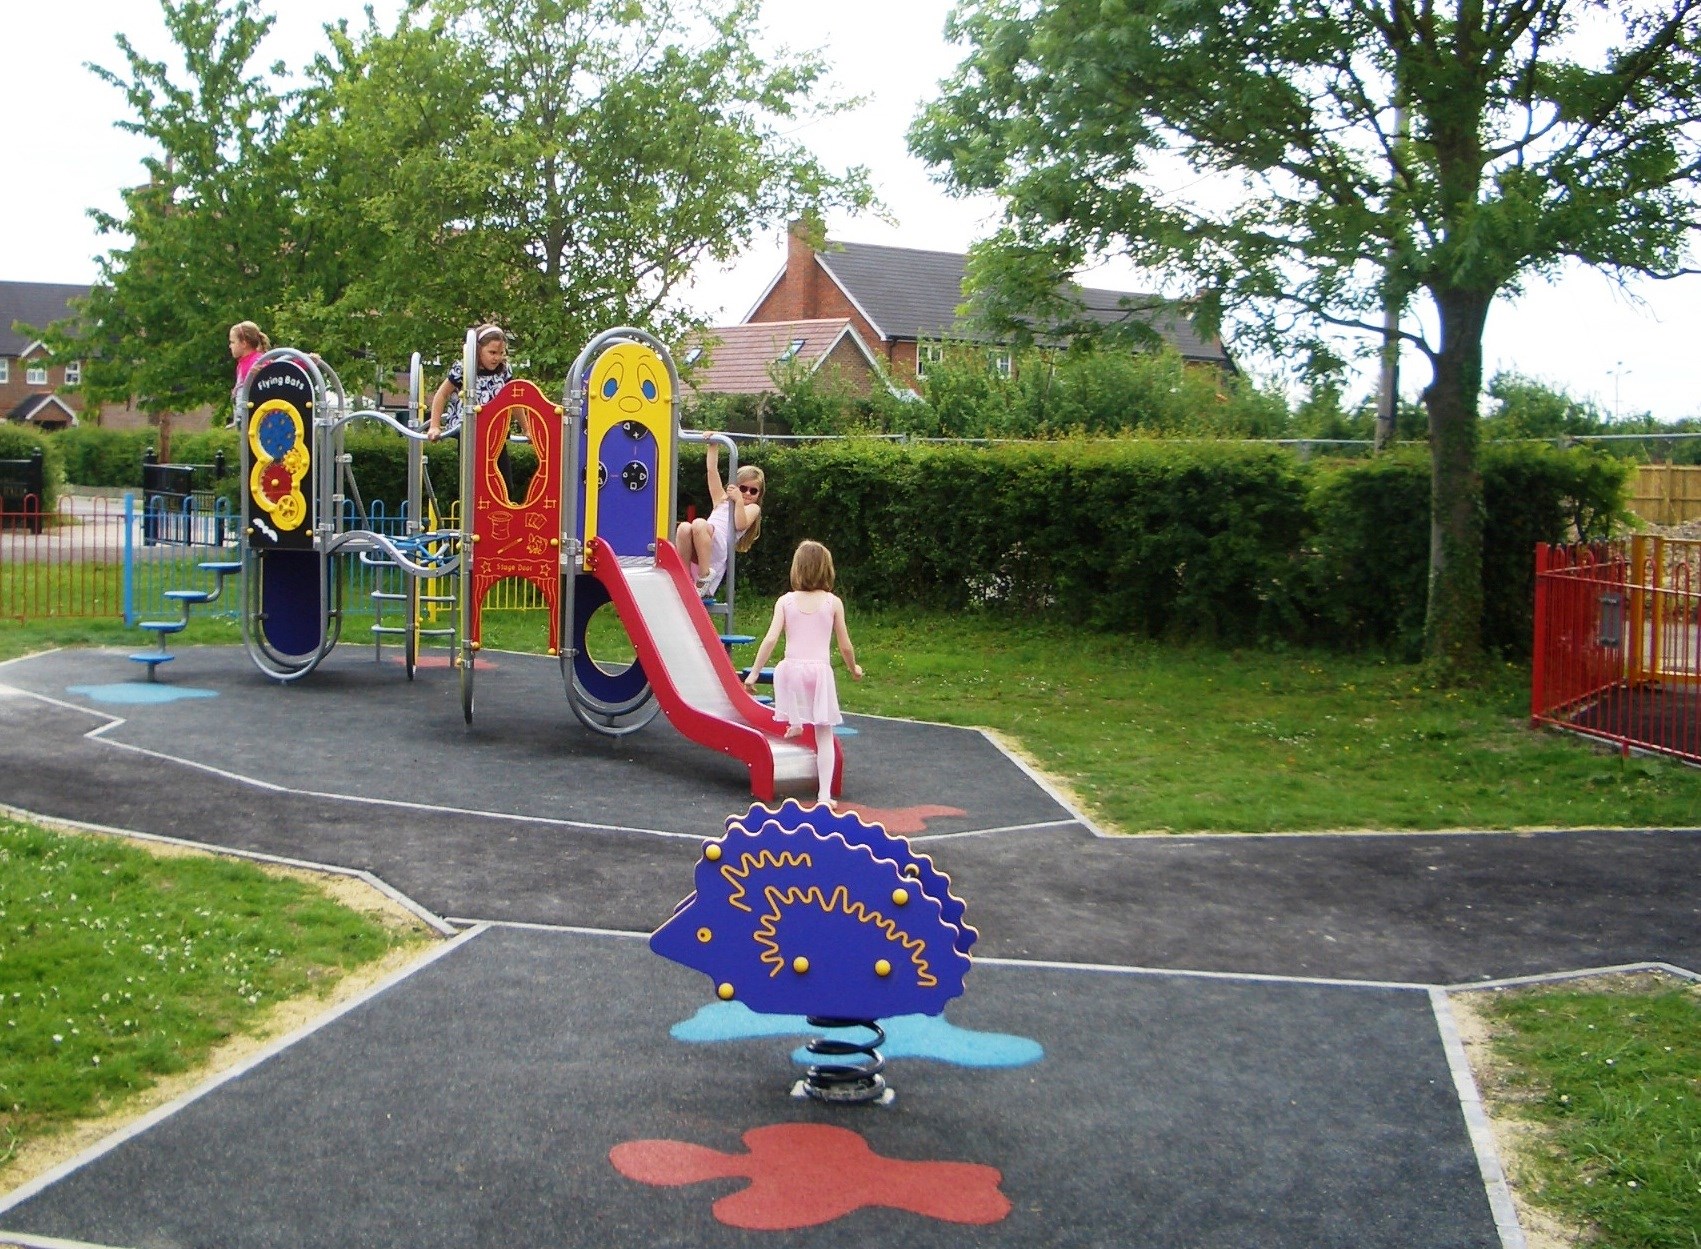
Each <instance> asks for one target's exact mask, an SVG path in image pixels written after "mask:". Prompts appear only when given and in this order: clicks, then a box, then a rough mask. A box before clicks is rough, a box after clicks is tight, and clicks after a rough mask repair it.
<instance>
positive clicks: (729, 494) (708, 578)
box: [673, 442, 768, 598]
mask: <svg viewBox="0 0 1701 1249" xmlns="http://www.w3.org/2000/svg"><path fill="white" fill-rule="evenodd" d="M706 463H707V466H708V474H709V515H708V516H707V517H706V518H705V517H701V516H699V517H698V518H697V519H696V520H682V521H680V522H679V527H678V528H677V529H675V530H674V534H673V545H674V546H675V547H677V548H678V549H679V555H680V558H681V559H683V560H684V561H685V563H686V564H687V566H688V567H689V570H690V572H691V575H692V577H694V578H695V579H696V582H697V593H698V594H700V595H702V596H703V597H704V598H709V597H710V596H712V595H713V594H714V592H715V591H716V590H718V589H719V588H720V584H721V579H722V578H723V577H725V576H726V564H727V551H728V549H730V548H731V547H733V546H734V544H736V546H737V549H738V553H739V554H740V555H742V554H744V553H745V552H746V551H748V550H749V549H750V547H751V544H752V543H754V542H755V541H756V536H757V535H758V534H759V533H761V532H762V499H763V497H764V496H765V495H766V494H767V492H768V479H767V477H766V475H764V474H763V472H762V470H761V469H759V468H757V467H755V466H754V465H752V464H745V465H742V466H740V468H739V470H738V480H737V481H736V482H735V483H734V484H733V488H732V489H731V490H728V489H727V488H726V487H725V486H724V485H722V484H721V449H720V447H718V446H717V445H715V444H714V443H713V442H711V443H709V449H708V455H707V457H706Z"/></svg>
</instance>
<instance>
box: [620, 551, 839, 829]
mask: <svg viewBox="0 0 1701 1249" xmlns="http://www.w3.org/2000/svg"><path fill="white" fill-rule="evenodd" d="M656 547H657V550H658V553H657V555H656V558H655V559H653V560H652V559H650V558H648V557H647V556H645V557H629V558H625V559H622V558H621V557H620V556H618V555H616V554H615V553H614V548H613V547H611V546H609V544H608V543H607V542H606V541H605V540H603V539H602V538H593V539H591V550H590V557H591V558H590V568H591V573H592V575H594V576H595V577H596V579H597V580H598V581H600V582H602V583H603V585H604V586H606V587H607V589H608V596H609V598H610V599H611V600H612V601H613V603H614V609H615V611H617V612H618V613H619V614H620V620H621V623H622V624H624V625H625V626H626V632H627V633H628V634H629V635H630V636H631V638H632V645H633V647H634V648H635V649H636V650H637V652H638V662H639V663H640V664H642V665H643V669H644V676H645V677H646V678H648V680H649V682H650V687H651V688H652V689H653V690H654V691H655V695H656V701H657V702H658V703H659V704H660V705H661V709H662V712H663V714H664V715H666V716H667V718H668V719H669V720H670V721H671V722H672V724H673V727H674V728H676V729H678V730H679V731H680V732H681V733H683V734H684V735H685V736H686V737H688V738H690V739H691V740H692V741H694V742H697V743H699V744H701V745H704V746H709V747H712V748H713V749H715V750H718V751H721V752H722V753H723V754H728V755H731V756H732V757H733V758H735V759H738V760H740V761H741V762H742V763H744V765H745V766H746V767H748V768H749V769H750V792H751V793H752V794H754V795H755V796H756V798H757V799H758V800H760V801H762V802H772V801H773V800H774V793H775V789H776V787H777V788H780V789H785V790H791V789H808V790H809V791H810V792H813V790H814V787H815V783H816V776H815V730H814V729H813V728H812V727H805V728H804V730H803V735H802V736H801V737H796V738H790V739H788V738H786V737H785V736H783V734H784V726H783V725H781V724H780V722H779V721H778V720H776V719H775V718H774V713H773V711H771V710H770V709H769V708H767V707H765V706H763V705H762V704H761V703H759V702H757V701H756V700H755V699H754V698H752V697H750V695H749V694H748V693H747V692H746V691H745V689H744V686H743V684H742V683H741V682H740V681H739V679H738V673H737V672H736V671H734V669H733V666H732V660H731V659H729V658H728V657H727V652H726V647H725V646H723V645H722V644H721V640H720V638H719V636H718V635H717V634H716V633H715V626H714V622H713V621H712V620H710V618H709V613H708V612H707V611H705V610H704V608H703V601H702V599H700V598H699V597H698V596H697V590H696V587H695V586H693V585H692V583H691V579H690V577H689V576H687V575H686V570H685V564H684V562H683V561H682V560H681V559H680V558H679V552H677V551H675V550H674V549H673V545H672V544H671V543H668V542H658V543H656ZM844 768H845V756H844V749H843V747H841V746H840V745H839V743H838V741H837V740H836V739H835V740H834V742H833V794H834V796H835V797H836V796H837V795H838V793H839V789H840V786H841V784H842V783H843V780H844Z"/></svg>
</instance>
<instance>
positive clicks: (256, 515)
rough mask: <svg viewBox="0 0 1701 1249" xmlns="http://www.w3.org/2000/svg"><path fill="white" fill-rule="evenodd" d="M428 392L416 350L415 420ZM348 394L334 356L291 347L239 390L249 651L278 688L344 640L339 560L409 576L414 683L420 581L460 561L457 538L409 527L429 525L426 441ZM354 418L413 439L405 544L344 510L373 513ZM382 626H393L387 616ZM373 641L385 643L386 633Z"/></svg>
mask: <svg viewBox="0 0 1701 1249" xmlns="http://www.w3.org/2000/svg"><path fill="white" fill-rule="evenodd" d="M422 391H423V380H422V373H421V370H420V364H419V357H418V356H417V355H416V356H415V357H414V361H413V368H412V377H411V379H410V386H409V403H410V410H411V412H412V413H413V414H414V415H415V417H417V414H418V412H419V410H420V400H421V396H422ZM346 394H347V392H346V391H345V390H344V388H343V386H342V382H341V380H340V379H338V378H337V376H336V373H335V371H334V370H333V369H331V368H330V366H328V365H327V364H325V362H324V361H322V360H320V359H318V358H317V357H314V356H310V355H306V354H304V353H302V352H299V351H296V350H293V349H292V348H288V347H280V348H275V349H273V350H271V351H268V352H267V353H266V354H265V355H263V356H261V357H260V360H259V362H258V363H257V364H256V365H255V367H254V369H253V370H252V371H251V372H250V373H249V374H248V376H247V378H246V379H245V381H244V382H243V384H242V385H241V387H239V389H238V391H237V396H236V413H237V419H238V424H239V427H240V428H241V430H242V431H243V440H242V449H243V460H242V466H243V483H244V489H243V496H242V524H241V550H242V560H241V563H242V582H243V611H242V625H243V630H242V632H243V644H244V645H245V646H246V648H247V650H248V655H249V658H250V659H251V660H252V661H253V662H254V665H255V666H256V667H257V668H259V669H260V671H262V672H264V673H265V674H266V675H267V676H270V677H272V678H274V679H276V680H279V681H294V680H299V679H300V678H301V677H304V676H306V675H307V674H308V673H309V672H312V671H313V669H314V668H316V667H318V665H319V664H320V663H321V662H322V661H323V660H324V658H325V656H326V655H328V654H329V653H330V651H331V648H332V647H334V646H335V645H336V644H337V641H338V639H339V637H340V635H341V632H342V621H343V610H342V594H343V589H344V578H343V577H342V576H340V575H338V574H339V567H338V557H339V556H352V557H360V558H363V559H365V560H367V562H371V563H378V564H382V565H383V566H385V567H387V568H392V569H395V570H397V571H399V572H400V573H402V574H404V575H405V576H406V577H407V578H408V579H409V582H410V584H409V586H408V588H407V589H406V590H405V591H403V592H402V596H403V601H405V602H406V603H407V605H408V621H407V624H406V626H404V628H403V630H402V632H403V633H405V635H406V636H405V650H406V654H405V660H406V665H407V671H408V675H409V677H412V675H413V672H414V667H415V664H416V661H417V658H418V644H419V629H418V608H419V602H418V597H419V596H418V585H417V583H418V580H419V579H420V578H425V577H440V576H444V575H447V574H448V573H450V572H452V571H453V567H454V562H455V560H456V559H457V558H458V553H457V552H456V551H455V549H454V547H455V543H454V542H453V535H449V534H429V533H426V532H425V531H424V530H423V529H422V528H420V529H413V528H411V527H412V526H414V525H417V523H418V518H419V508H420V500H419V498H418V490H419V482H420V481H421V480H422V467H421V460H422V456H423V451H422V444H423V443H424V441H425V434H424V433H423V432H422V431H420V430H418V429H414V428H410V427H409V426H408V425H404V424H403V423H402V422H400V421H398V420H396V418H395V417H393V416H391V415H390V414H389V413H387V412H379V411H370V410H368V411H355V412H350V411H348V410H347V404H346ZM356 421H376V422H378V423H379V424H382V425H385V426H387V427H389V428H390V429H392V430H394V431H395V432H396V433H398V434H400V435H401V436H402V437H404V438H406V439H407V440H408V443H409V465H408V482H409V494H410V498H409V524H410V530H411V531H410V533H409V534H407V535H405V536H404V537H402V538H401V539H399V540H398V539H397V538H393V537H391V536H389V535H386V534H382V533H378V532H376V531H374V530H372V529H370V528H364V527H353V528H351V527H349V525H348V513H347V509H346V507H345V505H346V504H349V503H352V504H353V507H354V510H355V514H356V519H357V520H359V519H362V518H363V517H364V509H363V505H362V503H361V499H360V495H359V489H358V486H357V485H356V484H355V481H354V478H353V474H352V473H351V471H350V468H349V464H350V456H349V455H348V453H347V451H346V450H345V449H344V440H345V436H346V431H347V429H348V427H349V426H350V425H351V424H352V423H354V422H356ZM390 593H392V594H394V593H395V592H390ZM375 629H379V630H393V629H394V627H393V626H384V625H383V624H382V622H381V621H380V623H379V624H378V625H377V626H375ZM374 636H375V637H376V638H377V639H379V641H380V642H381V640H382V636H383V634H382V633H375V635H374Z"/></svg>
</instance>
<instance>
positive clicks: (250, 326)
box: [230, 321, 272, 395]
mask: <svg viewBox="0 0 1701 1249" xmlns="http://www.w3.org/2000/svg"><path fill="white" fill-rule="evenodd" d="M271 349H272V340H271V339H269V338H267V337H266V336H265V335H264V334H263V333H261V332H260V327H259V326H258V325H255V324H254V322H252V321H238V322H237V323H236V324H235V325H233V326H231V327H230V356H231V359H233V360H235V361H236V385H237V387H238V388H240V387H241V386H242V383H243V381H245V380H246V379H247V377H248V374H249V373H251V372H253V370H254V366H255V365H256V364H258V363H259V362H260V357H261V356H262V355H264V354H265V353H266V352H268V351H270V350H271ZM235 393H236V391H235V390H232V391H231V394H232V395H235Z"/></svg>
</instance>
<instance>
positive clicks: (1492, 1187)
mask: <svg viewBox="0 0 1701 1249" xmlns="http://www.w3.org/2000/svg"><path fill="white" fill-rule="evenodd" d="M1429 1004H1430V1008H1431V1009H1432V1010H1433V1011H1434V1012H1435V1027H1436V1030H1437V1031H1438V1032H1440V1034H1441V1048H1442V1051H1443V1052H1444V1053H1445V1054H1446V1055H1447V1067H1448V1070H1450V1071H1451V1072H1452V1073H1453V1091H1454V1092H1455V1093H1456V1094H1457V1095H1458V1098H1459V1109H1460V1110H1461V1111H1463V1112H1464V1116H1465V1131H1466V1133H1467V1134H1468V1135H1469V1137H1470V1140H1471V1150H1472V1152H1474V1153H1475V1154H1476V1156H1477V1170H1478V1171H1480V1172H1481V1173H1482V1184H1483V1190H1484V1192H1485V1193H1486V1194H1487V1196H1488V1208H1489V1211H1490V1213H1492V1214H1493V1216H1494V1230H1495V1231H1496V1232H1497V1233H1498V1234H1499V1236H1500V1244H1501V1249H1526V1244H1527V1242H1526V1241H1525V1239H1524V1229H1523V1227H1522V1226H1521V1225H1520V1224H1519V1222H1518V1210H1517V1207H1516V1206H1514V1205H1513V1204H1512V1190H1511V1189H1510V1188H1509V1187H1508V1186H1507V1183H1506V1171H1505V1168H1503V1167H1502V1166H1501V1165H1500V1153H1499V1151H1498V1150H1496V1149H1495V1147H1494V1129H1493V1127H1492V1126H1490V1124H1489V1121H1488V1110H1487V1109H1486V1108H1485V1107H1484V1106H1483V1104H1482V1096H1481V1095H1480V1094H1479V1093H1478V1092H1477V1082H1476V1077H1475V1076H1473V1075H1472V1074H1471V1062H1470V1059H1469V1058H1468V1057H1467V1056H1466V1054H1465V1040H1464V1038H1463V1037H1462V1036H1460V1035H1459V1024H1458V1021H1457V1020H1455V1019H1454V1018H1453V1007H1452V1004H1451V1003H1450V1002H1449V1001H1448V1000H1447V990H1445V989H1431V990H1430V991H1429Z"/></svg>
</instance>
